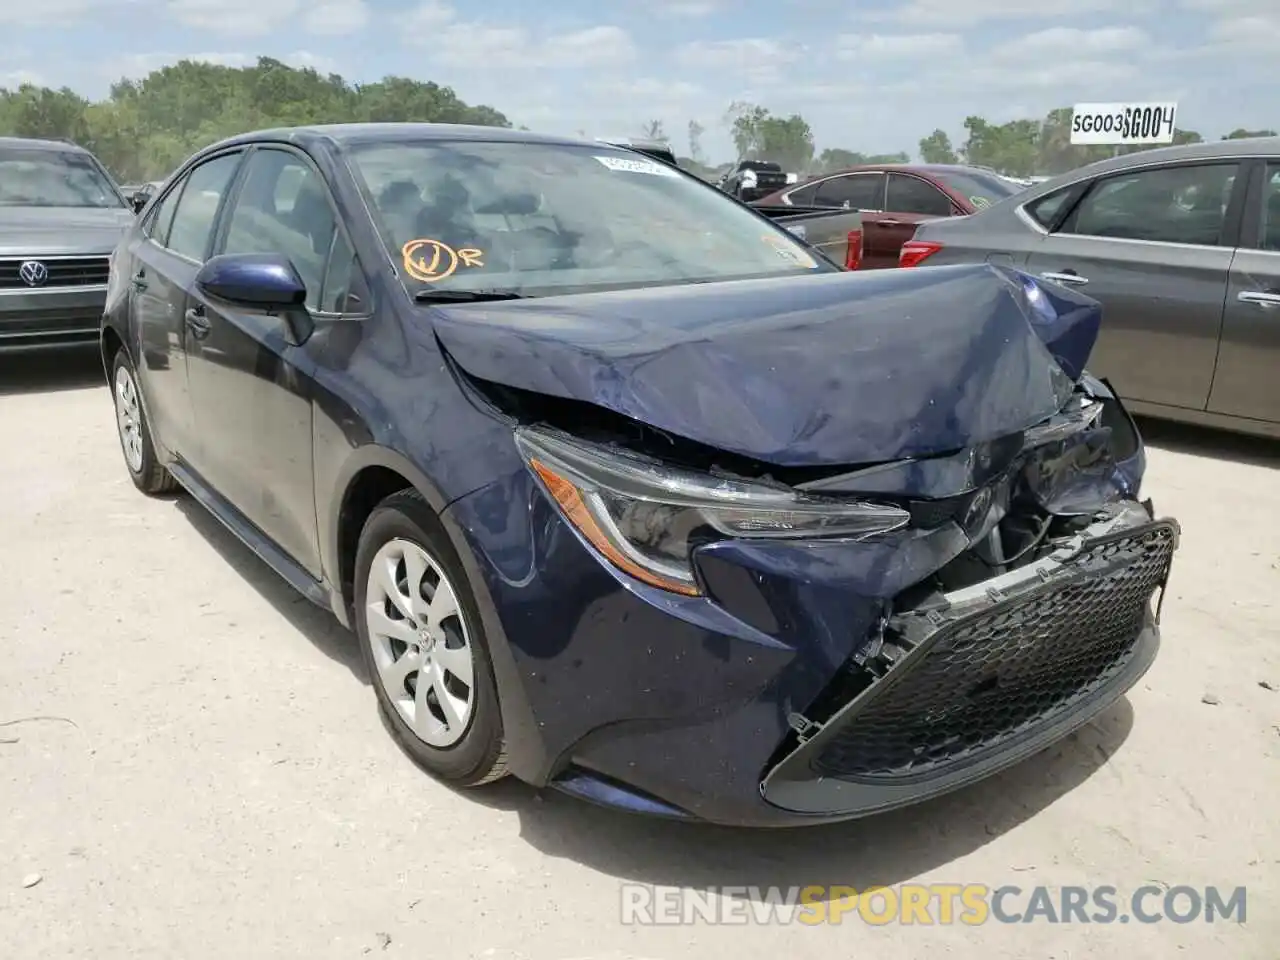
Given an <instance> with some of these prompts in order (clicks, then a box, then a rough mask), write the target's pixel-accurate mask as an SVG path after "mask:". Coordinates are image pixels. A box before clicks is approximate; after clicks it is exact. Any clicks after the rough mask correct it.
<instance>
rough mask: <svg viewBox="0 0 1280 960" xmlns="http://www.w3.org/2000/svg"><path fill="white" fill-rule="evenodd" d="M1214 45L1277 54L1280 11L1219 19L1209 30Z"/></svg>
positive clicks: (1279, 37) (1279, 36) (1232, 49)
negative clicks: (1266, 15)
mask: <svg viewBox="0 0 1280 960" xmlns="http://www.w3.org/2000/svg"><path fill="white" fill-rule="evenodd" d="M1209 39H1210V41H1211V43H1212V45H1214V46H1221V47H1226V48H1229V49H1228V52H1231V51H1234V52H1256V53H1266V54H1268V55H1269V56H1271V57H1274V56H1275V53H1276V50H1277V48H1280V12H1277V13H1276V15H1275V16H1271V17H1252V16H1250V17H1230V18H1228V19H1225V20H1219V21H1217V22H1216V23H1214V24H1213V26H1212V27H1211V28H1210V30H1209Z"/></svg>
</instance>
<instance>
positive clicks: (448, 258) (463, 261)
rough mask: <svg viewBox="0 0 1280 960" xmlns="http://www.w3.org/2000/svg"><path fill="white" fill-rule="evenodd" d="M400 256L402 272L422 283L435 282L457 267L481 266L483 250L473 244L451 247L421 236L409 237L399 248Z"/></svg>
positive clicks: (445, 278)
mask: <svg viewBox="0 0 1280 960" xmlns="http://www.w3.org/2000/svg"><path fill="white" fill-rule="evenodd" d="M400 252H401V254H403V256H404V271H405V273H407V274H409V276H411V277H413V279H415V280H420V281H422V282H423V283H439V282H440V281H441V280H447V279H448V278H449V277H451V276H453V274H454V271H456V270H457V269H458V267H459V266H463V267H483V266H484V251H483V250H478V249H476V248H475V247H459V248H458V249H457V250H455V249H454V248H453V247H451V246H449V245H448V244H447V243H444V242H443V241H441V240H433V239H431V238H429V237H424V238H422V239H420V240H410V241H409V242H408V243H406V244H405V245H404V246H403V247H401V249H400Z"/></svg>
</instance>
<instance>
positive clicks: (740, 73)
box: [673, 37, 804, 99]
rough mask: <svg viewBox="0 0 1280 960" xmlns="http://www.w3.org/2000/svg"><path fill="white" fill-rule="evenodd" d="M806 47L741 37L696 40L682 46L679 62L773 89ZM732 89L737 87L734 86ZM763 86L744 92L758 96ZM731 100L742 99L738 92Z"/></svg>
mask: <svg viewBox="0 0 1280 960" xmlns="http://www.w3.org/2000/svg"><path fill="white" fill-rule="evenodd" d="M803 52H804V51H803V48H801V47H799V46H797V45H795V44H790V43H784V42H782V41H779V40H770V39H766V38H763V37H748V38H743V39H738V40H695V41H693V42H692V43H686V44H684V45H683V46H681V47H678V48H677V49H676V50H675V52H674V55H673V58H674V60H675V63H676V64H677V65H678V66H679V67H682V68H683V69H686V70H695V71H708V72H711V73H714V74H720V75H721V76H722V77H724V78H726V79H728V80H729V81H730V83H733V82H734V81H741V80H745V81H747V82H748V83H751V84H752V85H753V86H754V87H756V88H765V89H768V88H772V87H775V86H778V85H780V84H781V83H782V82H783V75H784V73H785V72H786V69H787V68H788V67H789V66H791V65H792V64H794V63H796V61H798V60H799V59H800V58H801V56H802V55H803ZM730 89H735V88H734V87H731V88H730ZM763 92H764V90H763V89H756V90H752V91H741V90H740V89H738V93H748V94H749V95H750V96H751V97H753V98H754V97H758V96H759V95H760V94H762V93H763ZM728 99H739V96H738V94H735V95H733V96H730V97H728Z"/></svg>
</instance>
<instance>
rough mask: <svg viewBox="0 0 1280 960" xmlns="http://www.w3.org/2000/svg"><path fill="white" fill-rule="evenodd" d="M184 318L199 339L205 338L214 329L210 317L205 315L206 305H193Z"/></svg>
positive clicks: (194, 335) (192, 332) (192, 333)
mask: <svg viewBox="0 0 1280 960" xmlns="http://www.w3.org/2000/svg"><path fill="white" fill-rule="evenodd" d="M183 319H185V320H186V321H187V326H188V327H189V328H190V330H191V335H192V336H193V337H195V338H196V339H197V340H203V339H204V338H205V337H207V336H208V335H209V331H210V330H211V329H212V327H211V326H210V325H209V318H208V317H206V316H205V315H204V307H192V308H191V309H190V310H188V311H187V312H186V314H184V316H183Z"/></svg>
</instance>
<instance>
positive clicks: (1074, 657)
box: [102, 124, 1177, 825]
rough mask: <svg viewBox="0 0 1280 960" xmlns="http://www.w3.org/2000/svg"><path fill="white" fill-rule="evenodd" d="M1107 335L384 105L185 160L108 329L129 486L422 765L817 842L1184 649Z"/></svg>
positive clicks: (592, 163)
mask: <svg viewBox="0 0 1280 960" xmlns="http://www.w3.org/2000/svg"><path fill="white" fill-rule="evenodd" d="M1097 326H1098V308H1097V305H1096V304H1095V303H1094V302H1093V301H1092V300H1090V299H1089V298H1087V297H1084V296H1082V295H1080V294H1077V293H1075V292H1072V291H1069V290H1065V289H1063V288H1061V287H1058V286H1057V285H1056V284H1049V283H1045V284H1040V283H1038V282H1037V281H1035V280H1033V279H1031V278H1029V277H1026V276H1024V275H1021V274H1018V273H1016V272H1014V271H1011V270H1005V269H1001V268H997V267H992V266H987V265H975V266H958V267H952V268H949V269H943V270H933V271H909V270H900V271H879V272H876V273H872V274H861V273H849V272H846V271H843V270H841V269H839V268H838V267H836V266H834V265H832V264H830V263H829V262H827V261H826V260H825V259H823V258H820V257H817V256H815V255H813V254H811V253H810V252H809V250H808V248H807V247H805V246H804V245H802V244H800V243H799V242H798V241H797V240H796V238H795V237H793V236H792V235H791V234H790V233H788V232H787V231H786V230H783V229H780V228H778V227H775V226H774V225H773V224H772V223H771V222H769V221H768V220H767V219H765V218H764V217H761V216H760V215H759V214H757V213H756V212H755V211H753V210H751V209H750V208H748V207H746V206H744V205H742V204H740V203H737V202H734V201H732V200H730V199H729V198H727V197H725V196H724V195H723V194H722V193H720V192H718V191H716V190H714V189H712V188H711V187H710V186H709V185H707V184H704V183H702V182H701V181H699V180H697V179H696V178H694V177H691V176H689V175H687V174H685V173H683V172H681V171H679V170H676V169H674V168H672V167H670V166H668V165H666V164H663V163H660V162H657V161H653V160H650V159H648V158H645V157H639V156H637V155H636V154H635V153H634V152H631V151H629V150H623V149H620V148H615V147H609V146H607V145H603V144H600V143H587V142H580V141H574V140H566V139H559V138H552V137H540V136H536V135H534V134H530V133H525V132H520V131H514V130H506V129H499V128H493V127H466V126H456V125H441V126H432V125H420V124H390V125H369V126H360V125H357V126H339V127H321V128H311V129H295V130H279V131H267V132H262V133H256V134H249V135H245V136H242V137H238V138H235V139H232V140H228V141H225V142H223V143H220V144H217V145H214V146H211V147H209V148H207V149H206V150H204V151H202V152H200V153H199V154H197V155H196V156H195V157H193V158H192V159H191V160H189V161H188V162H187V163H186V164H184V165H183V166H182V167H181V168H180V169H179V170H178V172H177V173H176V174H175V175H174V176H173V177H172V178H171V179H170V180H169V181H168V182H167V183H166V186H165V188H164V190H163V191H162V192H161V193H160V195H159V196H157V197H156V199H155V200H153V201H152V203H151V204H150V205H149V206H148V208H147V209H146V210H145V211H144V212H143V214H142V216H141V217H140V218H139V219H138V220H137V222H136V224H135V225H134V226H133V227H132V229H131V230H130V231H129V233H128V235H127V236H126V237H125V239H124V240H123V241H122V243H121V245H120V247H119V248H118V249H117V251H116V255H115V258H114V262H113V272H112V279H111V292H110V296H109V302H108V306H107V311H106V315H105V317H104V320H103V328H102V351H103V359H104V361H105V363H106V365H107V369H108V371H109V376H110V381H111V386H112V395H113V397H114V401H115V408H116V420H117V426H118V431H119V436H120V442H121V447H122V450H123V452H124V458H125V462H126V466H127V469H128V472H129V475H130V476H131V478H132V479H133V482H134V483H135V484H136V485H137V486H138V487H139V489H141V490H143V491H146V492H158V491H161V490H165V489H169V488H171V487H172V486H173V485H174V484H175V483H176V484H180V485H181V486H183V487H185V488H186V489H187V490H188V491H189V492H190V493H192V494H193V495H194V497H195V498H196V499H197V500H198V501H199V502H200V503H201V504H202V505H203V506H205V507H207V508H208V509H209V510H211V511H212V512H213V514H214V515H215V516H217V517H218V518H219V519H220V520H221V521H222V522H223V523H224V524H226V525H227V527H228V528H230V529H231V530H232V531H233V532H235V533H236V534H237V535H238V536H239V537H240V538H241V539H242V540H244V542H245V543H246V544H248V545H249V546H250V547H251V548H252V549H253V550H255V551H256V552H257V553H258V555H259V556H260V557H262V558H263V559H264V560H265V561H266V562H267V563H268V564H270V565H271V566H272V567H273V568H274V569H275V570H276V571H277V572H278V573H280V574H281V575H282V576H283V577H284V578H285V579H286V580H288V581H289V582H290V583H291V584H292V585H293V586H294V587H295V588H296V589H297V590H299V591H300V592H301V593H302V594H303V595H304V596H306V597H308V598H310V599H311V600H312V601H314V602H315V603H317V604H320V605H322V606H324V607H326V608H328V609H330V610H331V611H332V612H333V614H334V615H335V616H337V617H338V618H339V619H340V620H341V621H342V622H344V623H346V624H349V625H351V626H352V627H353V628H354V629H355V631H356V633H357V636H358V643H359V645H360V648H361V650H362V653H363V657H364V659H365V663H366V665H367V667H368V672H369V676H370V678H371V683H372V685H373V689H374V693H375V696H376V699H377V702H378V704H379V706H380V708H381V709H382V711H383V712H384V714H385V715H386V718H387V721H388V724H389V725H390V728H391V729H392V731H393V732H394V734H395V736H396V737H397V738H398V739H399V740H400V742H401V743H402V744H403V745H404V746H405V748H406V750H407V751H408V752H409V753H410V754H411V755H412V756H413V757H414V758H416V760H417V761H418V762H419V763H421V764H422V765H423V766H424V767H425V768H426V769H428V770H430V771H431V772H433V773H434V774H435V775H437V776H439V777H442V778H444V779H446V780H449V781H451V782H454V783H457V784H461V785H476V784H480V783H484V782H487V781H491V780H494V779H496V778H498V777H500V776H502V775H503V774H504V773H511V774H514V775H516V776H518V777H520V778H522V779H524V780H526V781H528V782H529V783H532V784H535V785H539V786H542V785H554V786H555V787H557V788H559V789H561V790H564V791H566V792H568V793H571V794H574V795H576V796H579V797H584V798H587V799H590V800H594V801H597V802H600V803H604V804H608V805H610V806H614V807H619V808H623V809H627V810H632V811H639V812H646V813H652V814H659V815H665V816H670V817H677V818H701V819H705V820H711V821H717V822H722V823H733V824H756V825H770V824H773V825H784V824H802V823H812V822H817V821H821V820H826V819H832V818H842V817H848V816H853V815H859V814H866V813H871V812H874V811H877V810H882V809H887V808H890V807H895V806H900V805H902V804H904V803H910V802H914V801H917V800H922V799H924V798H926V797H929V796H933V795H936V794H938V793H941V792H944V791H946V790H950V789H954V788H956V787H958V786H961V785H962V784H965V783H969V782H971V781H973V780H975V779H978V778H980V777H983V776H986V775H988V774H991V773H993V772H995V771H997V770H1000V769H1002V768H1004V767H1007V766H1009V765H1010V764H1012V763H1015V762H1017V761H1018V760H1020V759H1021V758H1023V757H1026V756H1029V755H1030V754H1032V753H1034V752H1035V751H1037V750H1039V749H1041V748H1043V747H1044V746H1045V745H1046V744H1048V743H1051V742H1053V741H1055V740H1057V739H1058V738H1060V737H1062V736H1065V735H1066V734H1067V733H1069V732H1070V731H1071V730H1073V729H1075V728H1076V727H1078V726H1079V725H1081V724H1083V723H1085V722H1087V721H1088V720H1089V719H1090V718H1091V717H1093V716H1094V715H1096V714H1097V713H1098V711H1100V710H1102V709H1104V708H1105V707H1106V706H1107V705H1108V704H1109V703H1111V702H1112V701H1113V700H1115V698H1117V697H1118V696H1120V695H1121V694H1122V693H1123V691H1124V690H1126V689H1127V688H1128V687H1129V686H1130V685H1131V684H1133V683H1134V682H1135V681H1136V680H1137V678H1138V677H1140V676H1141V675H1142V674H1143V673H1144V671H1145V670H1146V669H1147V667H1148V666H1149V665H1150V663H1151V662H1152V660H1153V658H1154V657H1155V654H1156V650H1157V644H1158V636H1159V634H1158V629H1157V625H1156V620H1155V614H1154V612H1153V610H1152V606H1151V603H1150V601H1151V599H1152V597H1153V595H1154V594H1156V593H1157V592H1158V591H1160V590H1161V589H1162V587H1163V585H1164V582H1165V579H1166V577H1167V575H1168V572H1169V568H1170V564H1171V562H1172V556H1173V552H1174V549H1175V546H1176V542H1177V525H1176V523H1174V522H1173V521H1170V520H1162V519H1158V518H1157V517H1156V516H1155V515H1154V514H1153V512H1152V508H1151V506H1150V501H1146V502H1140V500H1139V495H1140V494H1139V488H1140V484H1141V481H1142V474H1143V466H1144V455H1143V448H1142V442H1141V439H1140V438H1139V436H1138V435H1137V433H1136V431H1135V430H1134V429H1133V426H1132V423H1131V422H1130V421H1129V419H1128V417H1127V415H1126V414H1125V412H1124V407H1123V406H1122V404H1121V403H1120V401H1119V400H1118V399H1117V398H1116V397H1115V396H1114V394H1112V393H1111V392H1110V391H1109V390H1108V389H1107V388H1106V387H1105V385H1103V384H1102V383H1100V382H1098V381H1097V380H1095V379H1093V378H1092V377H1090V376H1089V375H1088V374H1086V373H1085V371H1084V363H1085V360H1086V358H1087V355H1088V352H1089V348H1090V346H1091V344H1092V340H1093V336H1094V334H1095V333H1096V330H1097Z"/></svg>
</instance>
